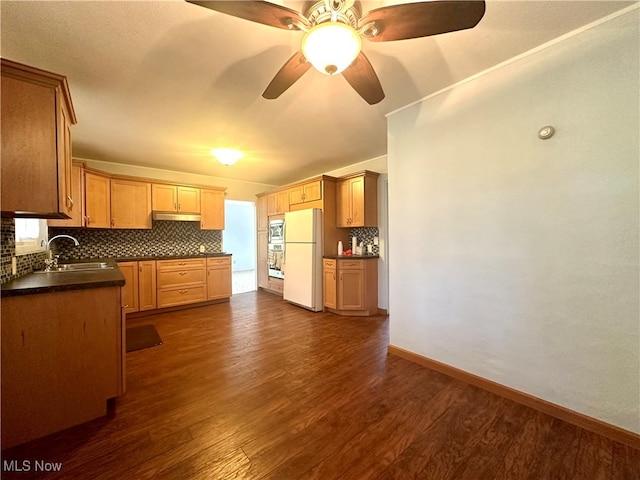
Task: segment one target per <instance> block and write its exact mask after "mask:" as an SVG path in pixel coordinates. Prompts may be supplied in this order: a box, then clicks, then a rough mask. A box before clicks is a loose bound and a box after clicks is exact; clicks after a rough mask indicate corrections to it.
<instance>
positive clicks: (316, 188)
mask: <svg viewBox="0 0 640 480" xmlns="http://www.w3.org/2000/svg"><path fill="white" fill-rule="evenodd" d="M321 199H322V182H320V180H316V181H315V182H310V183H305V184H304V201H305V202H315V201H317V200H321Z"/></svg>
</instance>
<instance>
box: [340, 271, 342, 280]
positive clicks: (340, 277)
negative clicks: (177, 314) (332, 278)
mask: <svg viewBox="0 0 640 480" xmlns="http://www.w3.org/2000/svg"><path fill="white" fill-rule="evenodd" d="M340 281H342V272H340Z"/></svg>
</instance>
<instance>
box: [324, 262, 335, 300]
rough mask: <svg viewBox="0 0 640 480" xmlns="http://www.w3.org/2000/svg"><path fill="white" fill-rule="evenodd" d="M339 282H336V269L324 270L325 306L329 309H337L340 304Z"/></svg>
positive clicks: (325, 268) (326, 268)
mask: <svg viewBox="0 0 640 480" xmlns="http://www.w3.org/2000/svg"><path fill="white" fill-rule="evenodd" d="M337 285H338V282H337V280H336V269H335V268H329V267H324V270H323V287H324V306H325V307H329V308H337V307H338V303H337V299H338V290H337Z"/></svg>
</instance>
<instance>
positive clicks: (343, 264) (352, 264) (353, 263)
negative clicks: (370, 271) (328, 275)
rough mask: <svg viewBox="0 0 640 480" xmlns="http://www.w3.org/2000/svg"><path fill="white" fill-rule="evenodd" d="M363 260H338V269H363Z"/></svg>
mask: <svg viewBox="0 0 640 480" xmlns="http://www.w3.org/2000/svg"><path fill="white" fill-rule="evenodd" d="M364 262H365V261H364V260H340V265H339V266H340V270H364Z"/></svg>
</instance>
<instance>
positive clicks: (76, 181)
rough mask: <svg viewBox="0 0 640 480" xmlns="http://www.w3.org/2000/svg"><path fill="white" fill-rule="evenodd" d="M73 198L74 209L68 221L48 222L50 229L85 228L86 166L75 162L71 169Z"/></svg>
mask: <svg viewBox="0 0 640 480" xmlns="http://www.w3.org/2000/svg"><path fill="white" fill-rule="evenodd" d="M71 196H72V197H73V209H72V210H71V218H69V219H68V220H48V221H47V225H48V226H49V227H84V216H85V214H84V164H83V163H80V162H73V164H72V167H71Z"/></svg>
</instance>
